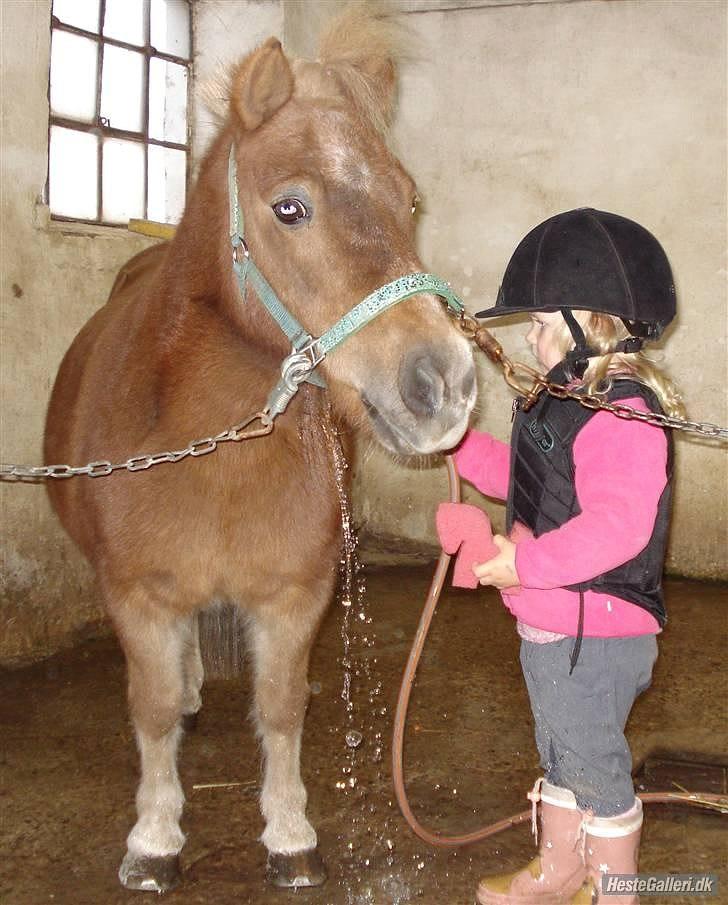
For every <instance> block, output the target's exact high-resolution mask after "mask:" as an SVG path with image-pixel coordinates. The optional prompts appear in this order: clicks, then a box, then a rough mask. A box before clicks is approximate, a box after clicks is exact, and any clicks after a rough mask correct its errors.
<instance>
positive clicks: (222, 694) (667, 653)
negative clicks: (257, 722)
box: [0, 566, 728, 905]
mask: <svg viewBox="0 0 728 905" xmlns="http://www.w3.org/2000/svg"><path fill="white" fill-rule="evenodd" d="M431 572H432V569H431V567H425V566H422V567H420V566H418V567H414V568H403V567H397V568H386V569H378V570H372V569H367V570H366V571H365V576H366V583H367V593H366V602H365V607H364V608H363V609H362V610H361V612H362V613H363V616H360V612H359V611H357V612H351V613H350V635H351V637H352V644H351V650H350V652H349V656H350V658H351V671H352V695H353V697H352V700H353V704H354V708H353V711H351V712H350V713H348V712H347V710H346V707H345V703H344V701H343V700H342V689H343V675H344V671H343V666H342V662H341V661H342V657H343V653H344V641H343V639H342V613H343V610H342V607H341V605H340V603H337V604H335V605H334V606H333V607H332V609H331V611H330V613H329V615H328V617H327V619H326V622H325V624H324V626H323V629H322V631H321V635H320V638H319V640H318V642H317V645H316V647H315V650H314V655H313V659H312V663H311V670H310V680H311V684H312V690H313V696H312V698H311V705H310V708H309V712H308V716H307V719H306V729H305V735H304V744H303V773H304V779H305V781H306V784H307V788H308V793H309V808H308V813H309V817H310V818H311V820H312V822H313V824H314V826H315V827H316V829H317V830H318V834H319V842H320V848H321V851H322V853H323V855H324V857H325V859H326V862H327V865H328V870H329V880H328V882H327V883H326V885H325V886H323V887H320V888H318V889H310V890H298V891H286V890H276V889H272V888H268V887H267V886H266V884H265V880H264V873H265V860H266V856H265V851H264V849H263V847H262V846H261V845H260V843H259V842H258V841H257V839H258V837H259V835H260V833H261V831H262V829H263V825H262V820H261V817H260V814H259V811H258V804H257V795H258V788H259V780H260V765H259V757H258V750H257V744H256V741H255V739H254V736H253V733H252V731H251V722H250V719H249V711H250V686H249V683H248V679H247V677H246V676H242V677H241V678H239V679H237V680H231V681H222V680H216V681H210V682H208V683H207V684H206V686H205V689H204V694H203V700H204V705H203V710H202V712H201V714H200V719H199V723H198V727H197V729H196V731H195V732H194V733H190V734H188V735H187V736H186V738H185V740H184V744H183V748H182V753H181V776H182V782H183V786H184V789H185V794H186V796H187V804H186V808H185V815H184V818H183V829H184V830H185V832H186V833H187V844H186V846H185V848H184V850H183V853H182V867H183V871H184V882H183V885H182V886H180V887H179V888H178V889H176V890H175V891H173V892H171V893H169V894H168V895H167V896H166V899H167V900H168V901H169V902H170V905H193V903H194V905H211V903H215V905H227V903H230V905H232V903H235V905H243V903H260V905H359V903H362V905H363V903H382V905H384V903H392V905H394V903H397V905H405V903H409V902H414V903H422V905H443V903H444V905H455V903H458V905H459V903H472V902H473V901H474V890H475V887H476V885H477V881H478V879H479V877H480V876H481V875H482V874H484V873H487V872H496V871H500V870H509V869H513V868H515V867H517V866H520V865H522V864H523V863H525V862H526V861H527V860H529V859H530V858H531V856H532V854H533V846H532V841H531V838H530V831H529V827H528V826H527V825H521V826H519V827H517V828H515V829H510V830H508V831H506V832H504V833H501V834H499V835H497V836H494V837H491V838H490V839H488V840H486V841H484V842H482V843H480V844H478V845H475V846H471V847H469V848H465V849H460V850H452V851H450V850H433V849H431V848H429V847H428V846H426V845H425V844H423V843H422V842H420V841H419V840H418V839H417V838H416V837H415V836H414V835H413V834H412V833H411V831H410V830H409V829H408V827H407V826H406V824H405V822H404V820H403V819H402V817H401V815H400V813H399V811H398V809H397V805H396V802H395V801H394V798H393V793H392V785H391V767H390V743H391V729H392V719H393V714H394V708H395V703H396V698H397V692H398V688H399V683H400V679H401V675H402V670H403V668H404V664H405V661H406V658H407V654H408V651H409V647H410V644H411V642H412V639H413V636H414V632H415V629H416V626H417V623H418V620H419V616H420V612H421V608H422V604H423V601H424V598H425V594H426V590H427V587H428V585H429V581H430V577H431ZM727 604H728V588H727V587H726V586H725V585H716V584H702V583H698V582H688V581H677V580H673V581H669V582H668V583H667V605H668V612H669V614H670V622H669V624H668V626H667V628H666V630H665V631H664V633H663V634H662V636H661V637H660V650H661V654H660V658H659V660H658V663H657V666H656V669H655V674H654V679H653V685H652V687H651V688H650V689H649V690H648V691H647V692H646V693H645V694H644V695H643V696H642V697H641V698H640V699H639V700H638V702H637V703H636V705H635V708H634V710H633V712H632V716H631V718H630V723H629V726H628V736H629V739H630V743H631V745H632V751H633V755H634V761H635V767H636V769H639V767H640V765H642V764H643V763H644V762H645V760H646V759H648V758H649V757H650V756H652V757H653V758H654V757H655V756H662V759H663V761H664V760H665V759H668V760H669V759H674V758H676V757H677V758H678V759H683V760H687V761H691V760H692V761H696V762H701V763H704V762H708V763H712V764H718V763H720V762H721V758H723V757H724V756H725V752H726V749H727V746H726V740H727V738H726V700H728V695H727V694H726V692H727V691H728V688H727V684H728V669H727V667H726V662H725V651H726V626H727V623H728V620H727V619H726V605H727ZM518 643H519V642H518V638H517V635H516V632H515V628H514V623H513V620H512V618H511V617H510V615H509V614H508V613H507V612H506V611H505V610H504V608H503V607H502V606H501V604H500V602H499V599H498V597H497V595H496V594H495V593H494V592H490V591H480V592H471V591H455V590H452V589H450V590H448V591H447V592H446V593H445V594H444V595H443V600H442V602H441V604H440V607H439V610H438V613H437V615H436V617H435V620H434V623H433V628H432V632H431V637H430V640H429V642H428V645H427V647H426V650H425V654H424V657H423V662H422V665H421V668H420V672H419V674H418V680H417V683H416V686H415V690H414V695H413V702H412V706H411V708H410V717H409V723H408V735H407V745H406V775H407V779H408V790H409V795H410V799H411V803H412V805H413V807H414V810H415V812H416V813H417V814H418V816H419V818H420V820H421V821H422V822H424V823H425V824H426V825H428V826H431V827H435V828H437V829H438V830H440V831H442V832H455V833H460V832H465V831H469V830H472V829H475V828H477V827H479V826H481V825H483V824H486V823H491V822H493V821H495V820H497V819H500V818H502V817H505V816H507V815H510V814H514V813H517V812H520V811H523V810H524V809H526V808H527V806H528V802H527V801H526V799H525V793H526V791H527V790H528V789H529V788H530V786H531V785H532V783H533V780H534V778H535V777H536V776H537V775H538V773H539V768H538V757H537V753H536V748H535V745H534V741H533V732H532V724H531V716H530V711H529V708H528V703H527V698H526V692H525V688H524V683H523V680H522V677H521V673H520V667H519V663H518ZM0 682H1V687H0V722H1V724H2V751H1V754H0V767H1V770H2V773H1V777H2V785H1V788H0V848H1V850H2V853H3V854H2V860H1V861H0V902H2V903H4V905H41V903H56V905H122V903H132V902H143V901H145V897H146V900H147V901H149V900H150V897H151V896H152V895H153V894H151V893H140V892H129V891H126V890H125V889H123V888H122V887H121V886H120V885H119V883H118V880H117V877H116V872H117V869H118V867H119V863H120V861H121V858H122V856H123V854H124V850H125V842H124V841H125V838H126V834H127V833H128V831H129V829H130V828H131V826H132V824H133V822H134V789H135V784H136V780H137V758H136V751H135V746H134V738H133V734H132V731H131V727H130V725H129V722H128V720H127V717H126V706H125V669H124V661H123V657H122V655H121V653H120V651H119V648H118V646H117V644H116V642H115V641H114V640H113V639H105V640H97V641H90V642H87V643H85V644H83V645H82V646H80V647H78V648H75V649H74V650H71V651H68V652H66V653H63V654H60V655H58V656H56V657H53V658H52V659H49V660H46V661H44V662H42V663H39V664H37V665H35V666H32V667H28V668H25V669H22V670H18V671H15V672H5V673H2V674H1V675H0ZM352 729H354V730H356V731H360V732H361V734H362V740H361V743H360V744H359V746H358V747H356V748H352V747H350V746H348V745H347V743H346V734H347V732H350V731H352ZM663 769H664V765H663ZM708 773H710V776H712V777H713V780H714V779H715V776H716V775H721V774H720V770H718V771H717V772H716V770H713V771H712V772H711V771H708ZM668 774H669V767H668ZM663 775H664V774H663ZM685 775H689V771H688V773H687V774H685V772H684V771H683V774H681V777H682V780H683V781H684V778H685ZM696 775H697V774H696ZM702 775H703V778H704V775H705V771H703V774H702ZM722 775H723V776H724V775H725V770H724V771H723V773H722ZM701 781H703V780H701ZM723 791H727V790H725V789H724V790H723ZM646 812H647V813H646V820H645V828H644V833H643V847H642V860H641V868H640V869H641V871H642V872H647V873H654V872H670V873H691V872H692V873H695V872H701V873H702V872H717V873H718V874H719V875H720V879H719V883H720V884H722V887H720V888H719V894H718V897H717V898H714V899H709V900H702V899H697V898H686V897H679V896H676V897H673V898H669V899H668V898H665V899H664V901H665V902H671V903H674V905H683V903H689V902H697V901H714V902H728V872H726V870H725V865H726V864H727V863H728V858H727V857H726V856H727V855H728V846H727V842H728V837H727V836H726V833H725V828H726V826H728V822H727V820H726V817H725V816H721V815H719V814H715V813H707V812H704V811H698V810H694V809H688V808H685V807H666V806H663V805H650V806H648V807H647V808H646ZM643 901H645V902H655V903H657V902H658V901H660V900H659V898H654V897H652V898H649V899H644V900H643Z"/></svg>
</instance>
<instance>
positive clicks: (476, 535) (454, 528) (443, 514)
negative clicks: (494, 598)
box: [435, 503, 500, 588]
mask: <svg viewBox="0 0 728 905" xmlns="http://www.w3.org/2000/svg"><path fill="white" fill-rule="evenodd" d="M435 522H436V525H437V534H438V536H439V538H440V543H441V544H442V549H443V550H444V551H445V553H449V554H451V555H452V554H453V553H456V552H457V551H458V550H460V552H459V553H458V558H457V559H456V560H455V569H454V572H453V577H452V583H453V585H454V586H455V587H456V588H477V586H478V579H477V578H476V577H475V575H474V574H473V566H474V565H475V563H481V562H486V561H487V560H489V559H493V557H494V556H497V555H498V553H499V552H500V551H499V550H498V547H496V545H495V544H494V543H493V532H492V530H491V527H490V519H489V518H488V516H487V515H486V514H485V512H483V510H482V509H479V508H478V507H477V506H471V505H470V504H469V503H440V505H439V506H438V507H437V516H436V517H435Z"/></svg>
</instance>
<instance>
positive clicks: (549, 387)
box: [457, 314, 728, 440]
mask: <svg viewBox="0 0 728 905" xmlns="http://www.w3.org/2000/svg"><path fill="white" fill-rule="evenodd" d="M457 324H458V327H459V329H460V331H461V332H462V333H463V334H464V335H465V336H466V337H467V338H468V339H470V340H472V341H473V342H474V343H475V344H476V345H477V346H478V348H479V349H480V350H481V351H482V352H485V354H486V355H487V356H488V358H490V360H491V361H493V362H494V363H495V364H497V365H500V367H501V368H502V369H503V376H504V378H505V381H506V383H507V384H508V386H510V387H511V388H512V389H514V390H515V391H516V392H517V393H518V394H519V395H520V396H523V398H524V401H523V409H524V410H525V411H528V409H529V408H531V406H532V405H533V404H534V402H535V401H536V399H537V398H538V397H539V395H540V394H541V393H542V392H543V391H544V390H545V391H546V392H547V393H548V394H549V395H550V396H554V397H556V398H557V399H574V400H576V401H577V402H578V403H579V404H580V405H583V406H584V407H585V408H588V409H594V410H599V409H601V410H604V411H607V412H612V414H614V415H616V416H617V418H624V419H628V420H632V421H643V422H645V423H646V424H652V425H654V426H655V427H663V428H669V429H671V430H681V431H686V432H687V433H693V434H699V435H700V436H702V437H707V438H709V439H713V440H728V428H725V427H719V426H718V425H717V424H711V423H710V422H706V421H702V422H701V421H687V420H685V419H683V418H673V417H671V416H670V415H663V414H661V413H659V412H641V411H638V410H637V409H633V408H631V406H629V405H624V404H623V403H620V402H608V401H607V400H606V399H603V398H602V397H601V396H597V395H594V394H592V393H579V392H577V391H576V390H571V389H569V388H568V387H566V386H563V384H560V383H553V382H552V381H550V380H546V378H545V377H544V375H543V374H541V373H539V372H538V371H536V370H535V369H534V368H531V367H529V366H528V365H525V364H523V362H520V361H515V362H514V361H511V360H510V359H509V358H508V357H507V356H506V354H505V353H504V351H503V347H502V346H501V345H500V343H499V342H498V341H497V340H496V339H495V338H494V337H493V336H492V334H491V333H489V332H488V330H486V329H485V327H483V326H482V325H481V324H479V323H478V321H476V320H475V319H474V318H472V317H470V316H469V315H467V314H461V315H460V316H459V318H458V319H457ZM522 377H526V378H528V380H529V381H530V385H524V383H523V382H522V381H521V378H522Z"/></svg>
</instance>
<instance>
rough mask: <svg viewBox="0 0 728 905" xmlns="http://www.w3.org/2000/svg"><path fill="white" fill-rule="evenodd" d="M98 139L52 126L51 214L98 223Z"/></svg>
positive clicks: (49, 179) (49, 189) (85, 133)
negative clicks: (96, 221) (96, 220)
mask: <svg viewBox="0 0 728 905" xmlns="http://www.w3.org/2000/svg"><path fill="white" fill-rule="evenodd" d="M97 160H98V139H97V138H96V136H95V135H91V134H90V133H89V132H75V131H74V130H73V129H62V128H61V127H60V126H51V141H50V150H49V160H48V194H49V198H48V203H49V205H50V209H51V214H57V215H59V216H61V217H76V218H78V219H80V220H95V219H96V217H97V212H96V182H97Z"/></svg>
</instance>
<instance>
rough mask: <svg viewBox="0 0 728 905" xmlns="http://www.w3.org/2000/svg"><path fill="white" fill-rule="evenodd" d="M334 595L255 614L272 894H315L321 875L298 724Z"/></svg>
mask: <svg viewBox="0 0 728 905" xmlns="http://www.w3.org/2000/svg"><path fill="white" fill-rule="evenodd" d="M330 590H331V588H326V589H323V588H322V589H321V593H319V594H316V595H305V596H304V592H302V591H301V590H300V589H298V590H297V591H296V594H295V596H294V595H293V594H291V595H290V596H286V598H284V599H282V600H281V601H277V602H275V603H271V604H269V605H267V606H266V607H264V608H262V609H261V610H260V611H258V612H256V613H255V614H254V618H253V620H252V624H251V641H252V649H253V655H254V664H255V676H254V678H255V716H256V722H257V728H258V734H259V736H260V738H261V743H262V748H263V758H264V778H263V789H262V792H261V798H260V803H261V811H262V812H263V817H264V818H265V821H266V827H265V830H264V832H263V835H262V836H261V841H262V842H263V844H264V845H265V847H266V848H267V849H268V879H269V881H270V882H271V883H273V884H275V885H276V886H294V887H296V886H318V885H319V884H321V883H323V882H324V880H325V879H326V870H325V868H324V864H323V861H322V860H321V857H320V855H319V854H318V850H317V848H316V845H317V838H316V831H315V830H314V828H313V827H312V826H311V824H310V823H309V822H308V820H307V819H306V789H305V786H304V785H303V781H302V779H301V769H300V754H301V733H302V730H303V719H304V716H305V713H306V707H307V704H308V699H309V686H308V660H309V654H310V651H311V645H312V644H313V640H314V637H315V634H316V630H317V628H318V625H319V622H320V619H321V616H322V614H323V611H324V609H325V608H326V604H327V602H328V600H329V596H330Z"/></svg>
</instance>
